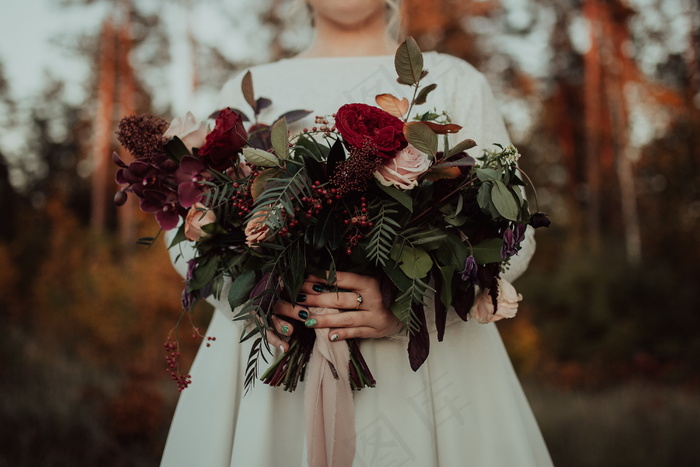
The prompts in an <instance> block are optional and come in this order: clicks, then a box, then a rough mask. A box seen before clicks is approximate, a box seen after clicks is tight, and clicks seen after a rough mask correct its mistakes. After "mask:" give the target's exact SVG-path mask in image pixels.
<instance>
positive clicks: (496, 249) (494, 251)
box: [472, 238, 503, 264]
mask: <svg viewBox="0 0 700 467" xmlns="http://www.w3.org/2000/svg"><path fill="white" fill-rule="evenodd" d="M502 248H503V240H502V239H500V238H489V239H488V240H484V241H483V242H480V243H479V244H477V245H473V246H472V256H474V259H475V260H476V262H477V263H478V264H488V263H500V262H502V261H503V258H502V257H501V249H502Z"/></svg>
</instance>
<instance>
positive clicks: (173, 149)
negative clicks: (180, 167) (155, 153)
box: [163, 136, 190, 161]
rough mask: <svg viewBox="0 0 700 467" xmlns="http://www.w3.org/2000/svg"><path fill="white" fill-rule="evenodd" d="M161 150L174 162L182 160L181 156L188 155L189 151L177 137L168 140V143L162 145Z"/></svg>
mask: <svg viewBox="0 0 700 467" xmlns="http://www.w3.org/2000/svg"><path fill="white" fill-rule="evenodd" d="M163 149H165V152H166V153H168V155H169V156H170V157H172V158H173V159H175V160H176V161H179V160H180V159H182V156H189V155H190V151H189V150H188V149H187V146H185V143H183V142H182V140H181V139H180V138H178V137H177V136H173V137H172V138H170V139H169V140H168V142H167V143H165V144H164V145H163Z"/></svg>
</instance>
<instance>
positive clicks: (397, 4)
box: [289, 0, 403, 40]
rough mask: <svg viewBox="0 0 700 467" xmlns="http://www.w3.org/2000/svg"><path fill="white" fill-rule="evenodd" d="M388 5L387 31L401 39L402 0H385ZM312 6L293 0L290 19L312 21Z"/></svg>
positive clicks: (305, 1)
mask: <svg viewBox="0 0 700 467" xmlns="http://www.w3.org/2000/svg"><path fill="white" fill-rule="evenodd" d="M384 4H385V5H386V26H387V31H389V34H390V35H391V37H392V38H394V39H396V40H400V39H401V38H402V37H401V36H402V32H403V31H402V30H401V0H384ZM311 15H312V11H311V6H309V4H308V2H307V0H293V1H292V4H291V6H290V7H289V20H290V21H291V20H292V18H294V19H297V20H302V18H303V19H304V20H305V21H307V22H309V23H310V22H311V21H312V17H311Z"/></svg>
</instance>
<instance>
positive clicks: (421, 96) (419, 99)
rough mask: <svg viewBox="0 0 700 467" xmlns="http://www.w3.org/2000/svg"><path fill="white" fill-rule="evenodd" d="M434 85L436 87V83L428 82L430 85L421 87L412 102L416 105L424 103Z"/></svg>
mask: <svg viewBox="0 0 700 467" xmlns="http://www.w3.org/2000/svg"><path fill="white" fill-rule="evenodd" d="M436 87H437V84H435V83H433V84H430V85H428V86H426V87H424V88H423V89H421V90H420V92H419V93H418V95H417V96H416V100H415V101H413V103H414V104H416V105H421V104H425V101H426V100H427V98H428V94H430V92H431V91H432V90H433V89H435V88H436Z"/></svg>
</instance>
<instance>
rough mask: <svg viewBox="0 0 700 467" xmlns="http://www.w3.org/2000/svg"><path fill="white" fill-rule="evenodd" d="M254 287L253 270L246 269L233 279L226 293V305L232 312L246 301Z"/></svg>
mask: <svg viewBox="0 0 700 467" xmlns="http://www.w3.org/2000/svg"><path fill="white" fill-rule="evenodd" d="M254 285H255V270H253V269H248V270H246V271H244V272H243V273H241V274H240V275H238V276H236V277H235V278H234V279H233V282H232V283H231V288H230V289H229V291H228V303H229V305H231V309H232V310H233V309H235V308H236V307H238V306H240V305H243V304H244V303H245V302H246V301H248V299H249V298H250V291H251V290H253V286H254Z"/></svg>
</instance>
